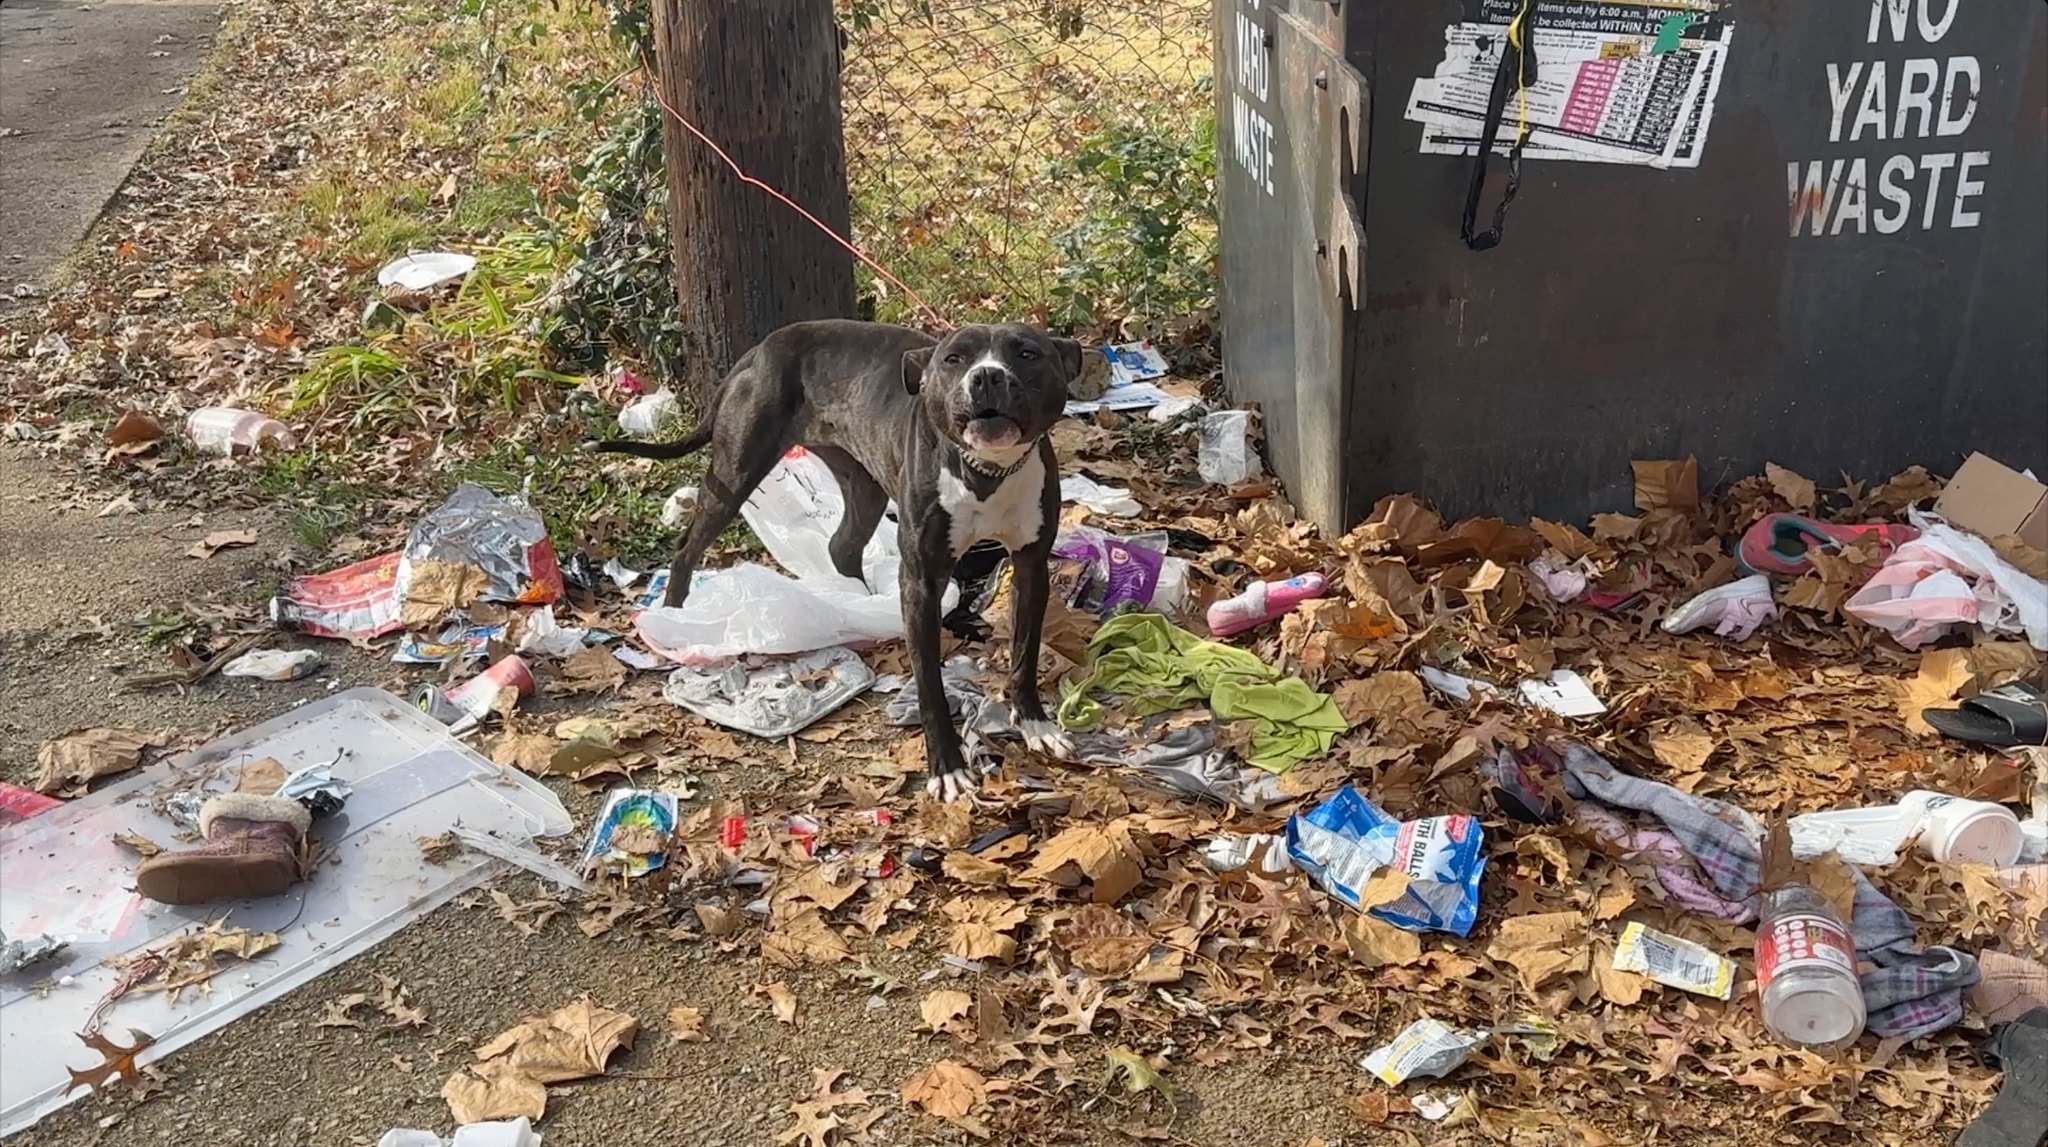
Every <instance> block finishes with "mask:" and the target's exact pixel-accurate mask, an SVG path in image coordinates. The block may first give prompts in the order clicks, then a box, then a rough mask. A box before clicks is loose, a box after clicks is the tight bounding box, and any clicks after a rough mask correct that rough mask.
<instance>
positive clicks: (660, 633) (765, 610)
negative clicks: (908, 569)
mask: <svg viewBox="0 0 2048 1147" xmlns="http://www.w3.org/2000/svg"><path fill="white" fill-rule="evenodd" d="M857 584H858V583H853V582H848V581H847V580H846V579H844V578H839V579H835V580H834V581H833V582H830V583H828V582H825V581H822V580H814V579H810V578H806V579H803V580H801V581H799V580H797V579H795V578H788V577H784V576H782V575H781V574H779V573H776V572H775V571H774V570H771V569H769V568H768V567H766V566H763V565H757V564H755V563H753V562H747V563H745V564H744V565H738V566H734V567H733V568H731V569H726V570H718V571H716V572H714V573H713V574H711V575H710V576H709V577H707V578H705V579H704V580H703V582H701V583H700V584H698V585H697V586H695V587H694V588H692V589H691V590H690V596H689V599H688V600H686V601H685V602H684V603H683V605H682V606H681V607H680V608H676V609H671V608H669V607H667V606H657V607H655V608H654V609H650V610H646V611H644V612H642V613H641V614H640V617H639V620H638V626H639V630H640V636H641V637H642V638H644V639H646V641H647V643H648V644H649V645H651V646H653V647H654V648H655V649H656V650H658V651H660V652H662V653H665V654H667V655H668V656H669V657H670V658H672V659H674V660H676V661H679V662H681V663H683V664H685V665H702V664H705V663H707V662H712V661H719V660H722V659H724V658H727V657H737V656H739V655H740V654H743V653H805V652H808V651H810V650H813V649H823V648H825V647H826V646H828V645H846V644H848V643H851V642H860V641H884V640H887V639H889V638H892V637H901V636H903V609H902V606H901V604H900V603H899V601H898V598H897V595H896V594H895V593H894V592H891V593H888V594H870V593H868V592H867V591H866V590H849V589H847V588H846V587H847V586H848V585H857Z"/></svg>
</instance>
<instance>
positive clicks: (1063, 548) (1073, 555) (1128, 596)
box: [1052, 529, 1166, 613]
mask: <svg viewBox="0 0 2048 1147" xmlns="http://www.w3.org/2000/svg"><path fill="white" fill-rule="evenodd" d="M1052 552H1053V555H1054V556H1055V557H1062V558H1067V559H1070V560H1073V561H1082V562H1087V563H1088V565H1089V568H1090V569H1091V570H1092V571H1093V572H1094V575H1095V580H1097V581H1099V582H1100V584H1101V590H1102V594H1101V597H1102V600H1101V601H1100V602H1093V601H1092V599H1093V598H1094V596H1095V595H1094V594H1092V593H1091V594H1089V595H1088V597H1089V598H1090V599H1091V604H1094V605H1095V607H1096V609H1097V610H1098V611H1100V612H1102V613H1109V612H1110V611H1112V610H1114V609H1116V608H1117V607H1118V606H1121V605H1124V604H1125V603H1127V602H1128V603H1135V604H1136V605H1137V606H1138V608H1140V609H1143V608H1145V607H1147V606H1149V605H1151V604H1152V594H1153V591H1154V590H1156V589H1157V588H1158V587H1159V570H1160V567H1161V566H1162V565H1163V564H1164V563H1165V560H1166V555H1165V554H1162V553H1160V552H1159V551H1157V550H1149V549H1146V548H1144V547H1143V546H1134V545H1131V544H1130V543H1129V542H1127V541H1125V540H1124V539H1122V538H1119V537H1116V536H1114V535H1111V534H1105V533H1103V532H1101V531H1100V530H1087V529H1082V530H1075V531H1073V532H1071V533H1066V534H1062V535H1060V537H1059V540H1058V541H1056V542H1054V543H1053V548H1052Z"/></svg>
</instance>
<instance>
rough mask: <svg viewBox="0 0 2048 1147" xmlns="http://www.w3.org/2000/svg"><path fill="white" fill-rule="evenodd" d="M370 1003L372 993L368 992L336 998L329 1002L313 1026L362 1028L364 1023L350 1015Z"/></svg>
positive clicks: (353, 993) (351, 993)
mask: <svg viewBox="0 0 2048 1147" xmlns="http://www.w3.org/2000/svg"><path fill="white" fill-rule="evenodd" d="M369 1002H370V993H368V992H349V993H348V994H346V995H340V996H336V997H334V998H333V999H331V1000H329V1001H327V1006H326V1007H324V1008H322V1009H321V1011H320V1018H319V1019H316V1020H314V1021H313V1026H314V1027H316V1028H359V1027H362V1026H363V1021H361V1020H359V1019H357V1018H355V1017H354V1016H352V1015H350V1014H349V1013H350V1012H353V1011H355V1010H356V1009H357V1008H359V1007H363V1006H365V1005H367V1004H368V1003H369Z"/></svg>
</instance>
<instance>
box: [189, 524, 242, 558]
mask: <svg viewBox="0 0 2048 1147" xmlns="http://www.w3.org/2000/svg"><path fill="white" fill-rule="evenodd" d="M255 544H256V531H254V530H215V531H214V532H213V533H210V534H208V535H206V536H205V537H204V538H201V539H200V540H199V541H197V542H194V543H193V544H192V548H191V549H189V550H186V551H185V556H186V557H188V558H210V557H212V556H213V555H215V554H217V553H219V552H221V551H222V550H231V549H234V548H236V547H238V546H253V545H255Z"/></svg>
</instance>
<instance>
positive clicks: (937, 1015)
mask: <svg viewBox="0 0 2048 1147" xmlns="http://www.w3.org/2000/svg"><path fill="white" fill-rule="evenodd" d="M973 1010H974V997H973V996H970V995H968V994H967V993H966V992H962V991H956V990H954V989H952V988H941V989H939V990H938V991H936V992H933V993H932V994H931V995H928V996H926V997H925V998H924V1002H923V1003H922V1004H919V1005H918V1014H919V1015H921V1016H923V1017H924V1022H925V1026H926V1027H929V1028H931V1029H932V1030H933V1031H949V1030H952V1029H953V1028H955V1027H959V1026H964V1025H962V1024H961V1022H960V1021H962V1020H964V1019H966V1018H967V1016H968V1013H970V1012H972V1011H973Z"/></svg>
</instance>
